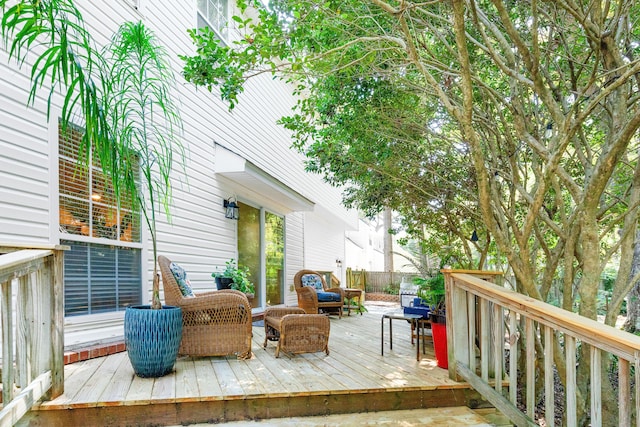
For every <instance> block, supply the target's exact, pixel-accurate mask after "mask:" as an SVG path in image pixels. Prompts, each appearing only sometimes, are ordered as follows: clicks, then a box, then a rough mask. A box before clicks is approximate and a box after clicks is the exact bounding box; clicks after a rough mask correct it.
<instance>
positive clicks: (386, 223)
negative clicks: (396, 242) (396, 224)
mask: <svg viewBox="0 0 640 427" xmlns="http://www.w3.org/2000/svg"><path fill="white" fill-rule="evenodd" d="M382 223H383V227H384V248H383V252H384V271H388V272H393V236H392V235H391V233H389V230H391V209H389V208H386V209H385V210H384V214H383V220H382Z"/></svg>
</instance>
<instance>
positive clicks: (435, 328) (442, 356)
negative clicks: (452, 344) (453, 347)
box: [431, 323, 449, 369]
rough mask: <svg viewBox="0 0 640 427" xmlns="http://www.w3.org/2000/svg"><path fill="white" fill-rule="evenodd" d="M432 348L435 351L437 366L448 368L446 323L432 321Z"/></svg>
mask: <svg viewBox="0 0 640 427" xmlns="http://www.w3.org/2000/svg"><path fill="white" fill-rule="evenodd" d="M431 332H432V334H433V349H434V350H435V352H436V360H437V361H438V366H439V367H440V368H443V369H449V356H448V353H447V325H446V324H444V323H432V324H431Z"/></svg>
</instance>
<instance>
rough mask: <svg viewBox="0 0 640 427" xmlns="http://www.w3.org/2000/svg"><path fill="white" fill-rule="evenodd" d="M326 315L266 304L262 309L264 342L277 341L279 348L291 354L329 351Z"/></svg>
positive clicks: (328, 325)
mask: <svg viewBox="0 0 640 427" xmlns="http://www.w3.org/2000/svg"><path fill="white" fill-rule="evenodd" d="M330 329H331V324H330V322H329V318H328V317H327V316H325V315H323V314H305V312H304V310H303V309H301V308H297V307H269V308H267V309H266V310H265V312H264V332H265V336H264V344H263V347H264V348H266V347H267V342H268V341H278V346H277V347H276V357H279V356H280V351H284V352H286V353H291V354H299V353H315V352H317V351H324V352H325V353H326V354H327V355H329V331H330Z"/></svg>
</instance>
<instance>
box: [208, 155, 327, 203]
mask: <svg viewBox="0 0 640 427" xmlns="http://www.w3.org/2000/svg"><path fill="white" fill-rule="evenodd" d="M215 147H216V162H215V168H216V169H215V171H216V174H218V175H220V176H222V177H224V178H225V179H226V184H227V186H228V187H229V188H230V189H231V190H232V191H234V192H235V193H236V194H238V195H240V197H246V198H250V199H251V200H254V201H256V202H260V203H261V204H263V205H264V206H265V207H269V208H272V209H277V210H278V211H280V213H283V214H287V213H291V212H299V211H313V210H314V206H315V203H314V202H312V201H311V200H309V199H307V198H306V197H304V196H303V195H302V194H300V193H298V192H297V191H295V190H294V189H292V188H291V187H289V186H287V185H286V184H284V183H282V182H281V181H279V180H278V179H276V178H275V177H273V176H272V175H269V174H268V173H267V172H265V171H264V170H262V169H260V168H259V167H258V166H256V165H254V164H253V163H251V162H249V161H248V160H247V159H245V158H244V157H242V156H240V155H238V154H236V153H234V152H233V151H231V150H229V149H227V148H225V147H223V146H221V145H219V144H216V146H215Z"/></svg>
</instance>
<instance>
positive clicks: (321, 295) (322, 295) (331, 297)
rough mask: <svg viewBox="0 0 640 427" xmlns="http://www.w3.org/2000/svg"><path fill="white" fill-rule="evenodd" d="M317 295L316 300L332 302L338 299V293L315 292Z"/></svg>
mask: <svg viewBox="0 0 640 427" xmlns="http://www.w3.org/2000/svg"><path fill="white" fill-rule="evenodd" d="M316 294H317V295H318V302H334V301H340V294H336V293H333V292H316Z"/></svg>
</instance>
